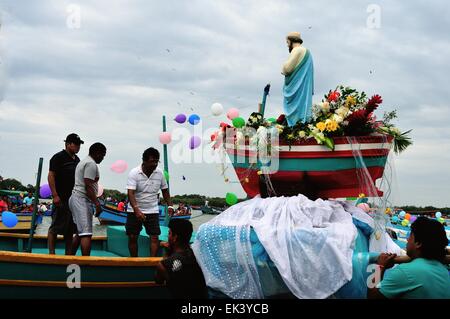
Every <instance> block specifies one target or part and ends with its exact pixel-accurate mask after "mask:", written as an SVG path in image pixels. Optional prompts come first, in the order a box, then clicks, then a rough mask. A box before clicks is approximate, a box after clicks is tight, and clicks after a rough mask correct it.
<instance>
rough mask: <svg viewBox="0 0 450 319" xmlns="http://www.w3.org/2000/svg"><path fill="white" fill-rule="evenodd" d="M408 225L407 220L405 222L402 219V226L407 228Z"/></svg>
mask: <svg viewBox="0 0 450 319" xmlns="http://www.w3.org/2000/svg"><path fill="white" fill-rule="evenodd" d="M408 224H409V221H408V220H406V219H404V220H403V221H402V226H405V227H406V226H408Z"/></svg>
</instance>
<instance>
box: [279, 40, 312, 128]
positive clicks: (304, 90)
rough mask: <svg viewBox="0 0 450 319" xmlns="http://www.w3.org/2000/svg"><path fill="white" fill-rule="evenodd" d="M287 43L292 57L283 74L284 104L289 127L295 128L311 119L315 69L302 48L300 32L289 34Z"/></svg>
mask: <svg viewBox="0 0 450 319" xmlns="http://www.w3.org/2000/svg"><path fill="white" fill-rule="evenodd" d="M286 42H287V45H288V48H289V52H290V55H289V58H288V59H287V61H286V62H285V63H284V64H283V69H282V72H281V73H282V74H283V75H284V76H285V80H284V86H283V96H284V102H283V103H284V112H285V115H286V119H287V122H288V125H289V126H294V125H295V124H296V123H297V122H298V121H302V122H306V121H307V120H308V119H309V118H310V117H311V107H312V96H313V94H314V79H313V77H314V68H313V60H312V56H311V53H310V51H309V50H308V49H306V48H305V47H303V46H302V43H303V40H302V38H301V37H300V33H299V32H291V33H289V34H288V35H287V37H286Z"/></svg>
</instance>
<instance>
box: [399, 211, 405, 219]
mask: <svg viewBox="0 0 450 319" xmlns="http://www.w3.org/2000/svg"><path fill="white" fill-rule="evenodd" d="M405 215H406V213H405V211H403V210H402V211H401V212H400V213H399V214H398V216H399V217H400V218H401V219H403V218H404V217H405Z"/></svg>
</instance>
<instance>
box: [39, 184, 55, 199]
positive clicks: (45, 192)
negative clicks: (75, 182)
mask: <svg viewBox="0 0 450 319" xmlns="http://www.w3.org/2000/svg"><path fill="white" fill-rule="evenodd" d="M39 196H40V197H41V198H50V197H51V196H52V190H51V189H50V185H48V184H45V185H42V186H41V188H40V189H39Z"/></svg>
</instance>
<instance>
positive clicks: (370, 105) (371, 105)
mask: <svg viewBox="0 0 450 319" xmlns="http://www.w3.org/2000/svg"><path fill="white" fill-rule="evenodd" d="M381 103H383V99H382V98H381V96H379V95H378V94H375V95H374V96H372V97H371V98H370V99H369V101H368V102H367V105H366V114H367V115H369V114H370V113H372V112H373V111H375V110H376V108H377V107H378V105H380V104H381Z"/></svg>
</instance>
